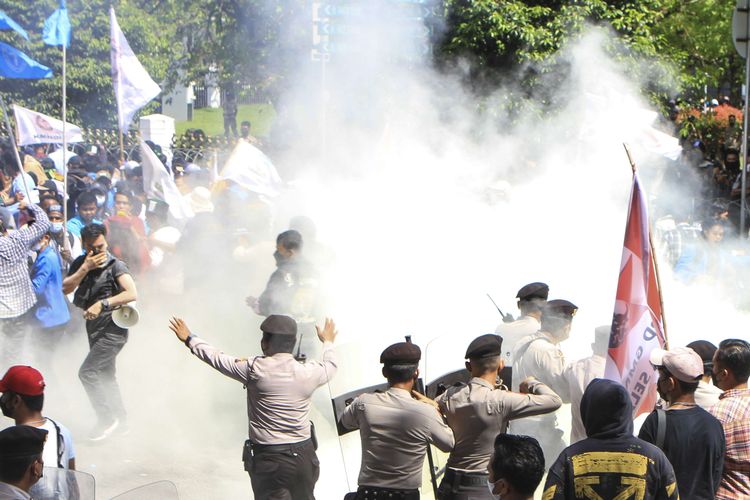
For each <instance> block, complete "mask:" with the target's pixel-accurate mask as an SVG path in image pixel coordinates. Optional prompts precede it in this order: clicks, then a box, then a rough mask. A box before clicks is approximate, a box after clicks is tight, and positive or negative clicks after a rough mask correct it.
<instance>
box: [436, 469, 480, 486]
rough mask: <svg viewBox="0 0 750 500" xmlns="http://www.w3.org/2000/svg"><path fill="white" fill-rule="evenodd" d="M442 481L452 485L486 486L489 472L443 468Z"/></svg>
mask: <svg viewBox="0 0 750 500" xmlns="http://www.w3.org/2000/svg"><path fill="white" fill-rule="evenodd" d="M443 478H444V481H447V482H448V483H449V484H452V485H453V486H486V485H487V479H488V478H489V474H484V473H482V472H461V471H458V470H454V469H445V475H444V476H443Z"/></svg>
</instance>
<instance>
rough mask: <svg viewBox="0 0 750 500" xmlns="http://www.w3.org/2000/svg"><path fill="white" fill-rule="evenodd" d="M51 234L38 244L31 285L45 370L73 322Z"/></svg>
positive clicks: (36, 351) (39, 353)
mask: <svg viewBox="0 0 750 500" xmlns="http://www.w3.org/2000/svg"><path fill="white" fill-rule="evenodd" d="M51 241H52V238H51V236H50V233H46V234H44V235H43V236H42V237H41V239H40V240H39V241H38V242H37V243H36V244H35V246H34V248H33V249H34V251H36V253H37V257H36V260H35V261H34V265H33V266H32V267H31V284H32V286H33V287H34V294H36V298H37V302H36V307H35V309H34V317H35V319H36V321H35V322H34V331H33V343H34V345H35V349H34V354H35V355H36V356H37V359H39V363H40V365H41V366H42V367H44V368H45V369H50V368H51V365H52V357H53V356H54V353H55V349H56V347H57V344H58V343H59V342H60V339H61V338H62V337H63V335H65V329H66V327H67V326H68V321H70V311H69V310H68V300H67V299H66V298H65V295H63V291H62V282H63V278H62V259H61V257H60V255H58V253H57V251H56V250H55V248H54V247H53V245H52V244H51Z"/></svg>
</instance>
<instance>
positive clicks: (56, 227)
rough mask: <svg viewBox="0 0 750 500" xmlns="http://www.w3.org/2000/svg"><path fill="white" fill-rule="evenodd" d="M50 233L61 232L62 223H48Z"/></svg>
mask: <svg viewBox="0 0 750 500" xmlns="http://www.w3.org/2000/svg"><path fill="white" fill-rule="evenodd" d="M49 230H50V232H51V233H59V232H62V230H63V223H62V222H50V228H49Z"/></svg>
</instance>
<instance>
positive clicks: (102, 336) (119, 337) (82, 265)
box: [63, 224, 138, 441]
mask: <svg viewBox="0 0 750 500" xmlns="http://www.w3.org/2000/svg"><path fill="white" fill-rule="evenodd" d="M106 236H107V229H106V228H105V227H104V226H103V225H101V224H89V225H88V226H86V227H84V228H83V229H82V230H81V242H82V243H83V246H84V248H85V249H86V253H85V254H84V255H81V256H80V257H78V258H77V259H76V260H74V261H73V263H72V264H71V265H70V270H69V271H68V276H67V277H66V278H65V279H64V280H63V292H64V293H66V294H68V293H71V292H72V291H73V290H75V296H74V300H73V303H74V304H75V305H76V306H78V307H80V308H81V309H83V311H84V312H83V317H84V318H85V319H86V333H87V334H88V339H89V348H90V350H89V354H88V356H86V359H85V360H84V361H83V364H82V365H81V368H80V370H79V371H78V377H79V378H80V379H81V383H82V384H83V387H84V389H86V394H88V397H89V400H90V401H91V405H92V406H93V407H94V411H95V412H96V414H97V417H98V419H99V421H98V423H97V424H96V426H95V427H94V429H93V430H92V432H91V434H90V435H89V438H90V439H91V440H92V441H99V440H102V439H105V438H106V437H108V436H110V435H111V434H112V433H113V432H115V430H117V429H118V428H119V429H120V430H121V431H122V430H125V429H126V427H127V426H126V424H125V408H124V406H123V404H122V397H121V396H120V388H119V386H118V385H117V379H116V378H115V358H116V357H117V354H118V353H119V352H120V351H121V350H122V348H123V346H124V345H125V342H127V340H128V330H127V327H128V326H132V325H134V324H135V322H136V321H137V320H138V312H137V310H136V309H135V308H134V307H133V305H132V304H131V303H132V302H133V301H135V299H136V295H137V293H136V288H135V282H134V281H133V277H132V276H131V275H130V271H128V268H127V266H126V265H125V264H124V263H123V262H122V261H121V260H118V259H117V258H115V257H114V256H113V255H112V254H111V253H109V252H108V251H107V240H106ZM114 311H119V312H118V314H117V316H116V315H115V314H113V312H114Z"/></svg>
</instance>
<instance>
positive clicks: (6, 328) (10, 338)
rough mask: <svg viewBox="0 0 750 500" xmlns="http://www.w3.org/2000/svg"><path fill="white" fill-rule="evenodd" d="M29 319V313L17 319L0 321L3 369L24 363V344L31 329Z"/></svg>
mask: <svg viewBox="0 0 750 500" xmlns="http://www.w3.org/2000/svg"><path fill="white" fill-rule="evenodd" d="M28 319H29V313H28V312H26V313H24V314H21V315H20V316H16V317H15V318H2V319H0V331H2V334H3V340H2V353H0V363H2V366H3V367H6V368H8V367H10V366H11V365H17V364H18V363H20V362H22V361H23V350H24V343H25V341H26V334H27V333H28V329H29V324H28Z"/></svg>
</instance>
